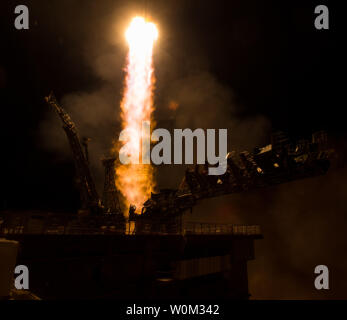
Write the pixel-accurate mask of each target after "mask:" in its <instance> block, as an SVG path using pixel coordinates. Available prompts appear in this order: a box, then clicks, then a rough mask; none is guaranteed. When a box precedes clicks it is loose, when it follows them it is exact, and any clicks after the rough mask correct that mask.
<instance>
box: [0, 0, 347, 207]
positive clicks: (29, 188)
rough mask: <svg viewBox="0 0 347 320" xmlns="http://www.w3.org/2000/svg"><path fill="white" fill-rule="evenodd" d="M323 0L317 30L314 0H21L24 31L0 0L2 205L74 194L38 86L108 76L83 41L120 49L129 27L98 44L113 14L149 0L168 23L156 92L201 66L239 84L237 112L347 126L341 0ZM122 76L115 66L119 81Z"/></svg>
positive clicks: (288, 123)
mask: <svg viewBox="0 0 347 320" xmlns="http://www.w3.org/2000/svg"><path fill="white" fill-rule="evenodd" d="M325 3H327V4H329V9H330V30H322V31H318V30H316V29H315V28H314V25H313V21H314V13H313V11H314V7H315V5H317V4H318V2H315V1H305V3H304V4H303V1H291V2H283V1H281V2H280V3H279V1H269V0H266V1H251V0H242V1H241V0H235V1H192V0H186V1H144V0H143V1H118V2H117V1H98V2H97V3H96V2H95V1H85V0H83V1H55V0H54V1H22V2H21V4H27V6H28V7H29V10H30V29H29V30H22V31H19V30H16V29H15V28H14V26H13V22H14V18H15V15H14V13H13V12H14V7H15V5H17V4H18V3H17V2H16V1H8V0H5V1H2V4H1V6H2V9H1V46H2V47H1V53H0V54H1V61H0V86H1V88H0V90H1V100H0V101H1V106H2V108H1V112H2V119H3V121H2V125H1V141H2V151H3V152H2V155H3V156H2V157H1V172H2V175H1V179H2V183H1V188H2V191H1V199H2V203H3V205H4V206H6V205H7V206H10V207H16V206H17V207H35V206H36V207H37V206H48V207H49V206H51V205H53V206H54V205H57V206H58V207H59V206H60V205H61V206H62V207H66V205H67V204H70V205H71V203H74V205H73V207H74V206H75V205H76V203H75V202H74V200H73V199H75V196H76V195H77V194H76V193H75V192H74V191H73V186H72V184H71V182H70V181H71V174H72V172H73V167H72V164H71V161H66V163H61V164H60V166H59V167H57V166H55V167H54V169H53V170H52V164H53V163H54V159H53V158H54V154H52V153H50V152H48V151H47V150H45V149H44V148H43V147H42V146H41V145H40V140H39V139H38V130H39V127H40V124H41V123H42V121H44V119H45V117H46V115H47V113H48V112H51V110H48V109H47V106H46V105H45V104H44V102H43V97H44V96H45V95H47V94H48V92H49V91H50V90H52V89H53V90H54V91H55V92H56V94H57V96H58V98H61V97H62V96H64V95H65V94H68V93H70V92H74V91H81V90H83V91H87V92H88V90H94V89H95V88H97V87H98V86H101V85H102V82H103V79H100V77H98V76H97V75H96V74H95V72H94V71H93V70H92V68H91V67H90V61H89V62H88V61H87V60H86V58H85V57H86V56H88V52H86V50H87V49H86V48H87V47H86V44H87V43H88V46H90V43H91V41H92V40H91V39H95V41H96V42H95V46H94V47H93V52H91V54H90V56H92V55H93V54H95V52H97V51H98V47H99V45H100V46H101V47H102V50H110V51H112V50H115V52H117V54H118V56H119V61H124V60H125V54H126V50H125V47H124V44H122V41H123V39H122V40H119V41H118V42H116V43H115V44H113V45H109V44H107V45H106V44H105V45H104V44H103V42H104V39H106V37H105V34H107V33H108V32H109V28H110V20H111V19H114V20H115V22H117V23H118V22H119V24H117V23H116V26H117V27H118V28H120V26H122V25H123V24H124V26H125V24H126V23H127V21H128V18H129V17H130V14H131V13H132V12H139V11H141V10H144V8H145V7H146V10H147V11H146V13H147V14H148V15H151V16H152V17H153V19H154V20H155V21H156V22H157V24H158V25H159V28H160V31H161V41H162V42H161V43H159V47H160V48H159V49H158V52H157V55H158V58H157V60H156V72H157V74H158V77H157V81H158V88H159V89H158V92H157V94H158V96H159V97H160V94H161V91H160V88H161V85H162V84H165V81H168V80H167V79H165V77H166V75H167V74H169V76H168V78H169V79H172V77H183V76H185V75H186V74H187V73H194V72H199V71H201V70H203V71H205V70H206V71H208V72H209V73H210V74H212V75H213V77H215V79H217V80H218V82H219V83H221V84H222V85H223V86H225V87H226V88H230V90H232V91H233V93H234V96H235V100H236V101H237V103H238V105H239V106H240V107H239V108H238V109H237V113H238V115H239V117H241V118H242V117H248V116H252V115H256V114H257V115H259V114H260V115H264V116H265V117H266V118H267V119H269V121H270V122H271V125H272V127H273V128H276V129H283V130H287V131H289V133H290V134H292V135H302V134H308V133H310V132H311V131H314V130H319V129H327V130H330V131H333V132H344V131H345V125H344V117H343V104H342V103H341V102H340V101H341V100H339V98H340V97H341V92H342V84H343V81H341V80H339V74H340V73H341V72H342V71H341V70H342V66H341V62H342V57H341V56H342V54H341V43H342V41H343V37H342V30H341V28H342V17H341V10H340V8H339V7H338V6H337V4H336V1H335V2H330V1H329V2H325ZM319 4H321V3H320V2H319ZM136 10H137V11H136ZM118 13H119V14H118ZM100 50H101V49H100ZM164 54H167V55H170V59H172V60H173V61H175V63H176V70H175V72H174V73H173V72H171V71H167V69H168V66H165V67H164V66H163V65H162V66H161V65H160V62H161V59H162V56H163V55H164ZM119 65H120V66H121V65H122V64H121V63H119ZM170 77H171V78H170ZM115 79H116V78H115ZM121 82H122V73H121V71H120V72H119V75H118V79H117V85H115V87H116V88H117V90H120V88H121ZM162 86H164V85H162ZM211 108H213V106H211ZM210 111H211V110H203V111H202V112H206V114H207V113H208V112H210ZM52 143H54V142H53V141H52ZM64 190H65V191H64ZM66 190H68V191H66ZM63 195H64V196H63Z"/></svg>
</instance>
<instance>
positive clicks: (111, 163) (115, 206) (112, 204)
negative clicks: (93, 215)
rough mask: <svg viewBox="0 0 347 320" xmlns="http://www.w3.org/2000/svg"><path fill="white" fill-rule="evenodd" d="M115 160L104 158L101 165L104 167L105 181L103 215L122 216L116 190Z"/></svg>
mask: <svg viewBox="0 0 347 320" xmlns="http://www.w3.org/2000/svg"><path fill="white" fill-rule="evenodd" d="M115 161H116V159H115V158H105V159H103V160H102V164H103V165H104V167H105V181H104V193H103V198H102V204H103V206H104V212H105V213H111V214H122V210H121V206H120V202H119V192H118V190H117V188H116V181H115Z"/></svg>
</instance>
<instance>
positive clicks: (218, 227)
mask: <svg viewBox="0 0 347 320" xmlns="http://www.w3.org/2000/svg"><path fill="white" fill-rule="evenodd" d="M183 230H184V233H185V234H232V235H245V236H248V235H261V230H260V226H259V225H235V224H217V223H200V222H186V223H185V224H184V226H183Z"/></svg>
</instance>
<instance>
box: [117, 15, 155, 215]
mask: <svg viewBox="0 0 347 320" xmlns="http://www.w3.org/2000/svg"><path fill="white" fill-rule="evenodd" d="M125 36H126V39H127V42H128V44H129V52H128V61H127V67H126V81H125V90H124V95H123V99H122V102H121V110H122V114H121V117H122V129H123V130H124V129H126V130H127V132H128V133H130V134H129V135H128V140H127V141H126V145H125V146H123V148H124V147H125V148H126V149H125V151H126V154H128V155H131V157H134V155H135V156H136V158H137V155H140V154H141V147H140V145H141V128H142V122H143V121H150V120H151V112H152V111H153V87H154V86H153V84H154V75H153V64H152V56H153V45H154V42H155V40H156V39H157V38H158V30H157V28H156V26H155V25H154V24H153V23H150V22H146V20H145V19H143V18H141V17H136V18H134V19H133V20H132V21H131V24H130V26H129V28H128V29H127V31H126V33H125ZM154 185H155V183H154V176H153V168H152V166H151V165H149V164H145V165H140V164H130V165H120V166H118V168H117V169H116V186H117V188H118V190H120V191H121V193H122V194H123V196H124V198H125V202H126V203H125V205H126V208H129V205H130V204H133V205H135V206H136V207H137V208H138V209H139V208H140V207H141V206H142V204H143V203H144V201H145V200H146V199H147V198H148V197H149V196H150V193H151V191H153V188H154ZM125 214H126V215H127V214H128V211H126V213H125Z"/></svg>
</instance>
